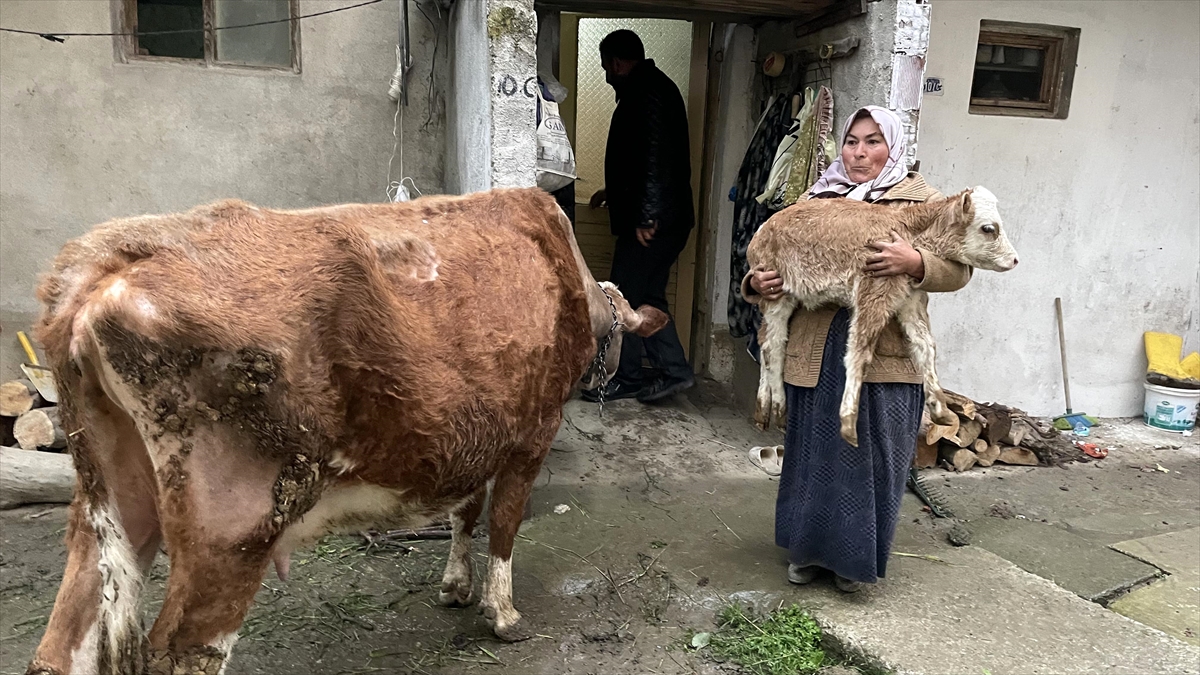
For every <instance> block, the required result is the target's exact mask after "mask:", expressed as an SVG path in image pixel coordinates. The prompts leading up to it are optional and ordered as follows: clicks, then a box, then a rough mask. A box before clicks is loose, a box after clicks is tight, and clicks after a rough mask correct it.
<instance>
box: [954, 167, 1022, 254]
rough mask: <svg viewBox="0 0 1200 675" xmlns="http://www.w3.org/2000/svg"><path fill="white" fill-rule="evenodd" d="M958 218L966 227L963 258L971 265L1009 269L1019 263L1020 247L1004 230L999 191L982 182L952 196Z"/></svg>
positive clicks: (960, 223) (960, 224)
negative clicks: (1018, 248)
mask: <svg viewBox="0 0 1200 675" xmlns="http://www.w3.org/2000/svg"><path fill="white" fill-rule="evenodd" d="M951 199H952V200H954V201H955V202H956V203H955V205H954V209H955V211H956V213H955V216H956V218H955V220H956V222H957V224H958V225H959V226H960V227H963V228H965V232H964V233H963V242H962V249H961V250H962V255H961V258H960V261H961V262H963V263H966V264H968V265H970V266H972V267H978V268H980V269H985V270H991V271H993V272H1007V271H1009V270H1011V269H1012V268H1014V267H1016V266H1017V250H1016V249H1014V248H1013V245H1012V244H1011V243H1010V242H1009V241H1008V237H1007V236H1006V235H1005V234H1004V227H1003V223H1001V221H1000V209H999V206H998V203H997V200H996V195H994V194H992V193H991V191H989V190H988V189H987V188H985V187H983V186H978V187H973V188H971V189H969V190H966V191H964V192H963V193H961V194H959V195H957V196H955V197H951Z"/></svg>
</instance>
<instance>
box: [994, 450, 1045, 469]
mask: <svg viewBox="0 0 1200 675" xmlns="http://www.w3.org/2000/svg"><path fill="white" fill-rule="evenodd" d="M996 461H997V462H1000V463H1001V464H1013V465H1016V466H1037V465H1038V458H1037V455H1035V454H1033V451H1032V450H1027V449H1025V448H1015V447H1012V446H1001V447H1000V455H999V457H997V458H996Z"/></svg>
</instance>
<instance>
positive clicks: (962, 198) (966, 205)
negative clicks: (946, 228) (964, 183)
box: [958, 188, 975, 220]
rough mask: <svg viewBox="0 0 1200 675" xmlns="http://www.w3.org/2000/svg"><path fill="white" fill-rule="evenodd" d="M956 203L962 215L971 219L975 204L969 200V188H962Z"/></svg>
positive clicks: (973, 215)
mask: <svg viewBox="0 0 1200 675" xmlns="http://www.w3.org/2000/svg"><path fill="white" fill-rule="evenodd" d="M958 205H959V208H961V209H962V212H963V216H965V217H966V218H967V219H968V220H971V219H973V218H974V217H975V204H974V203H973V202H972V201H971V189H970V188H967V189H966V190H963V192H962V194H961V195H959V199H958Z"/></svg>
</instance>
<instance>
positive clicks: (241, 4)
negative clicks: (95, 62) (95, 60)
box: [113, 0, 300, 72]
mask: <svg viewBox="0 0 1200 675" xmlns="http://www.w3.org/2000/svg"><path fill="white" fill-rule="evenodd" d="M113 2H114V3H115V5H114V7H115V9H116V19H117V24H118V26H119V28H120V30H119V31H117V32H120V33H126V35H121V36H118V37H117V41H118V42H117V54H118V57H119V58H120V59H121V60H122V61H135V60H137V61H175V62H181V63H183V62H186V63H196V64H201V65H222V66H241V67H250V68H271V69H280V70H291V71H295V72H299V71H300V22H299V21H295V20H294V18H295V17H296V15H297V6H296V5H297V0H113ZM246 24H256V25H253V26H246ZM231 26H245V27H242V28H234V27H231Z"/></svg>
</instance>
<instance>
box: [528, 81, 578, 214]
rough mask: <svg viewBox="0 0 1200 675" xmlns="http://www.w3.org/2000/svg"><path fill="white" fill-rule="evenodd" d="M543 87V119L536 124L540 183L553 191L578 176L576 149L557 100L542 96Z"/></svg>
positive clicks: (546, 189) (540, 98) (541, 186)
mask: <svg viewBox="0 0 1200 675" xmlns="http://www.w3.org/2000/svg"><path fill="white" fill-rule="evenodd" d="M541 89H542V88H541V87H538V103H539V104H540V105H541V108H542V121H541V123H539V124H538V128H537V184H538V187H540V188H542V189H543V190H545V191H546V192H554V191H555V190H558V189H561V188H563V187H566V186H567V185H570V184H571V182H572V181H574V180H575V178H576V175H575V151H574V150H572V149H571V139H569V138H567V128H566V126H564V125H563V121H562V117H560V116H559V113H558V104H557V103H555V102H554V101H551V100H548V99H546V97H544V96H542V90H541Z"/></svg>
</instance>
